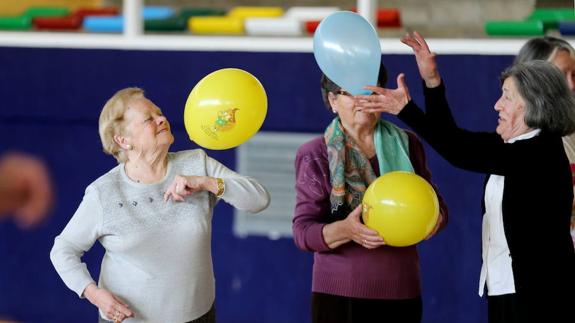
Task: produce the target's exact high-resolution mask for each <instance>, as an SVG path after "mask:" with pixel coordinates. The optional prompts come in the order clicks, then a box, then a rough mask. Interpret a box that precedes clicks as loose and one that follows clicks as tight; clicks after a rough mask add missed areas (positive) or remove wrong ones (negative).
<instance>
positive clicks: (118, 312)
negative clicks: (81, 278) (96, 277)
mask: <svg viewBox="0 0 575 323" xmlns="http://www.w3.org/2000/svg"><path fill="white" fill-rule="evenodd" d="M84 296H86V298H87V299H88V300H89V301H90V303H92V304H94V305H96V306H97V307H98V308H99V309H100V311H102V313H104V315H106V317H107V318H108V319H111V320H113V321H114V323H117V322H122V321H123V320H124V319H126V318H128V317H133V316H134V312H132V311H131V310H130V306H128V304H126V303H124V302H123V301H122V300H121V299H119V298H118V297H116V296H115V295H114V294H112V293H110V292H109V291H108V290H106V289H104V288H98V287H97V286H96V285H95V284H93V283H92V284H90V285H88V287H86V290H85V291H84Z"/></svg>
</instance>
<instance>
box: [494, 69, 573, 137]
mask: <svg viewBox="0 0 575 323" xmlns="http://www.w3.org/2000/svg"><path fill="white" fill-rule="evenodd" d="M509 77H511V78H512V79H513V80H514V81H515V86H516V87H517V91H518V92H519V95H521V97H522V98H523V100H524V101H525V120H524V121H525V124H526V125H527V126H528V127H530V128H533V129H541V131H545V132H551V133H557V134H559V135H561V136H565V135H568V134H570V133H572V132H573V131H575V98H574V97H573V92H571V90H570V89H569V86H568V85H567V81H566V80H565V76H563V74H562V73H561V71H559V69H558V68H557V67H555V66H554V65H553V64H551V63H549V62H547V61H543V60H533V61H528V62H524V63H518V64H516V65H513V66H511V67H510V68H508V69H506V70H505V71H504V72H503V73H502V74H501V82H502V83H503V82H504V81H505V80H506V79H507V78H509Z"/></svg>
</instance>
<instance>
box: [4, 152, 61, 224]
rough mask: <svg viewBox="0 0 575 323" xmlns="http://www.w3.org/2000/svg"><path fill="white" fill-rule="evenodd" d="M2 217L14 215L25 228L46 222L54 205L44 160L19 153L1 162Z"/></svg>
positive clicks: (6, 157)
mask: <svg viewBox="0 0 575 323" xmlns="http://www.w3.org/2000/svg"><path fill="white" fill-rule="evenodd" d="M0 192H1V193H2V196H1V197H0V198H2V199H3V200H1V201H0V204H1V206H0V210H1V211H0V213H3V214H6V215H7V214H9V213H13V215H14V216H15V218H16V221H17V222H18V223H19V224H21V225H22V226H23V227H30V226H33V225H35V224H38V223H39V222H40V221H42V220H43V219H44V218H45V217H46V216H47V215H48V212H49V211H50V209H51V207H52V203H53V190H52V182H51V180H50V176H49V174H48V170H47V169H46V166H44V163H42V162H41V161H40V160H38V159H36V158H34V157H31V156H28V155H24V154H19V153H11V154H7V155H5V156H4V157H3V158H2V159H1V160H0Z"/></svg>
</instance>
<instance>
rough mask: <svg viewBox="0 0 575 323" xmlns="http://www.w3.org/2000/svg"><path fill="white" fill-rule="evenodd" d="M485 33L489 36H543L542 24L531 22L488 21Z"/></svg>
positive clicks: (536, 21)
mask: <svg viewBox="0 0 575 323" xmlns="http://www.w3.org/2000/svg"><path fill="white" fill-rule="evenodd" d="M485 32H486V33H487V34H488V35H490V36H542V35H544V34H545V28H544V25H543V22H541V21H539V20H533V21H488V22H486V23H485Z"/></svg>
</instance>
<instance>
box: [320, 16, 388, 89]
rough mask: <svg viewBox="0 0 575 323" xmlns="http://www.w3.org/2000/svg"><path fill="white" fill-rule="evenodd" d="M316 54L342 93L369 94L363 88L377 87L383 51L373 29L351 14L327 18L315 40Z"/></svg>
mask: <svg viewBox="0 0 575 323" xmlns="http://www.w3.org/2000/svg"><path fill="white" fill-rule="evenodd" d="M313 54H314V56H315V60H316V62H317V64H318V65H319V68H320V69H321V71H322V72H323V73H324V74H325V75H326V76H327V77H329V79H330V80H332V81H333V82H335V84H337V85H338V86H340V87H341V88H342V89H343V90H345V91H347V92H349V93H351V94H353V95H359V94H368V93H369V91H367V90H365V89H364V88H363V87H364V86H366V85H376V84H377V77H378V74H379V65H380V63H381V47H380V45H379V38H378V36H377V32H376V31H375V29H374V28H373V26H372V25H371V24H370V23H369V22H368V21H367V20H365V19H364V18H363V17H362V16H360V15H358V14H356V13H354V12H351V11H338V12H335V13H333V14H331V15H329V16H327V17H326V18H324V19H323V20H322V21H321V23H320V24H319V26H318V27H317V29H316V31H315V34H314V36H313Z"/></svg>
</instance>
